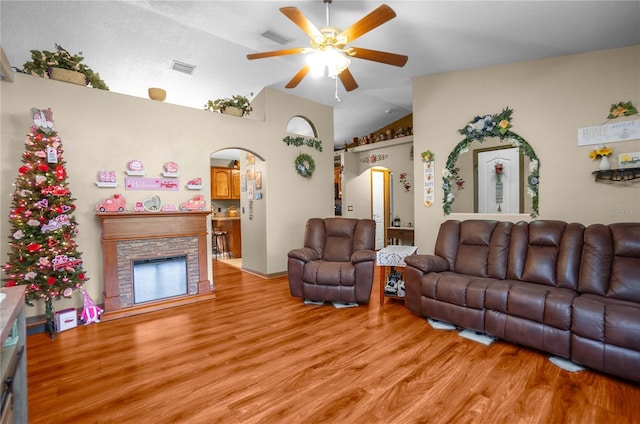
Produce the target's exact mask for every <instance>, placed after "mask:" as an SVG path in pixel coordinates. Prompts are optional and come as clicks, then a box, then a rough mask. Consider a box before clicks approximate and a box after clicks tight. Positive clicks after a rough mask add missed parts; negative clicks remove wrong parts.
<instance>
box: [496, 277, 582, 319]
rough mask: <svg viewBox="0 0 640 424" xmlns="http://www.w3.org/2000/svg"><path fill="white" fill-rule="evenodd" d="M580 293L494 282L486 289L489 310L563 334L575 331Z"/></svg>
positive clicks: (515, 282) (529, 284)
mask: <svg viewBox="0 0 640 424" xmlns="http://www.w3.org/2000/svg"><path fill="white" fill-rule="evenodd" d="M576 295H577V294H576V293H575V292H573V291H571V290H568V289H562V288H556V287H550V286H546V285H542V284H533V283H527V282H522V281H514V280H504V281H492V282H490V284H489V285H488V287H487V289H486V300H485V307H486V309H488V310H494V311H498V312H501V313H504V314H507V315H510V316H516V317H520V318H524V319H527V320H530V321H534V322H537V323H540V324H544V325H549V326H552V327H555V328H559V329H561V330H569V329H570V328H571V304H572V302H573V299H574V298H575V297H576Z"/></svg>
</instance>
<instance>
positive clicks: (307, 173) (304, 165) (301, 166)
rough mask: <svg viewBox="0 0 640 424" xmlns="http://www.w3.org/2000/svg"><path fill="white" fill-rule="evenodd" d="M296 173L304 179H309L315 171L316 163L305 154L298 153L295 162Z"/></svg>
mask: <svg viewBox="0 0 640 424" xmlns="http://www.w3.org/2000/svg"><path fill="white" fill-rule="evenodd" d="M295 165H296V172H297V173H298V174H300V175H302V176H303V177H305V178H311V175H313V171H315V170H316V163H315V161H314V160H313V158H312V157H311V156H309V155H308V154H306V153H300V154H299V155H298V157H297V158H296V161H295Z"/></svg>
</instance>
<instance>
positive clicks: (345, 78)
mask: <svg viewBox="0 0 640 424" xmlns="http://www.w3.org/2000/svg"><path fill="white" fill-rule="evenodd" d="M338 77H339V78H340V81H342V85H344V88H345V90H347V91H352V90H355V89H356V88H358V83H356V80H355V79H354V78H353V75H352V74H351V72H350V71H349V68H347V69H345V70H344V71H342V72H340V73H339V74H338Z"/></svg>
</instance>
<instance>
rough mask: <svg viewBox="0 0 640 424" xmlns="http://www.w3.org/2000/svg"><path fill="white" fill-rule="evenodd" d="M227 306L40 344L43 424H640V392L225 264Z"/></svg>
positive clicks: (219, 282) (388, 307)
mask: <svg viewBox="0 0 640 424" xmlns="http://www.w3.org/2000/svg"><path fill="white" fill-rule="evenodd" d="M214 267H215V280H216V293H217V299H215V300H213V301H207V302H201V303H198V304H194V305H189V306H182V307H177V308H173V309H171V310H167V311H160V312H152V313H148V314H145V315H139V316H136V317H130V318H123V319H119V320H114V321H108V322H102V323H99V324H91V325H88V326H79V327H78V328H76V329H72V330H69V331H67V332H63V333H61V334H59V335H57V337H56V338H55V340H51V339H49V337H48V335H46V334H35V335H32V336H29V337H28V379H29V415H30V423H34V424H35V423H47V424H51V423H67V424H68V423H74V424H76V423H218V422H220V423H231V424H234V423H349V424H351V423H509V424H511V423H580V424H589V423H605V422H607V423H617V424H622V423H629V424H630V423H634V422H635V423H637V422H639V420H640V385H637V384H632V383H628V382H624V381H622V380H617V379H614V378H611V377H608V376H605V375H602V374H599V373H596V372H591V371H583V372H580V373H569V372H566V371H563V370H561V369H559V368H557V367H556V366H555V365H553V364H551V363H550V362H549V361H548V359H547V357H546V356H545V355H544V354H541V353H538V352H533V351H530V350H527V349H523V348H520V347H517V346H514V345H512V344H508V343H504V342H496V343H493V344H492V345H490V346H484V345H482V344H479V343H476V342H473V341H470V340H467V339H464V338H462V337H460V336H458V335H457V333H455V332H449V331H443V330H434V329H432V328H431V327H430V326H429V325H428V323H427V322H426V321H425V320H424V319H422V318H420V317H417V316H415V315H413V314H412V313H410V312H409V311H408V310H407V309H406V308H405V307H404V306H403V305H402V304H401V303H397V302H394V301H390V300H387V303H386V304H385V305H384V306H383V307H382V308H380V307H379V305H378V300H377V299H378V291H377V281H378V280H377V278H378V277H377V275H376V277H375V282H376V284H374V287H375V288H374V291H373V293H372V296H371V299H372V300H371V303H370V304H369V305H368V306H366V305H365V306H360V307H358V308H350V309H335V308H334V307H333V306H305V305H304V304H303V303H302V301H301V300H300V299H297V298H292V297H291V296H290V295H289V291H288V285H287V280H286V278H284V277H283V278H277V279H270V280H267V279H262V278H260V277H257V276H254V275H251V274H248V273H243V272H241V271H240V270H238V269H237V268H234V267H230V266H228V265H225V264H223V263H220V262H214Z"/></svg>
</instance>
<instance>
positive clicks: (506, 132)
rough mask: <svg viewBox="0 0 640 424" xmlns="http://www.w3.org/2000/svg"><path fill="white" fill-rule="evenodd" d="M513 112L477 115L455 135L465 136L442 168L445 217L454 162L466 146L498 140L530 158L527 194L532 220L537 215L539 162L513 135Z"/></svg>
mask: <svg viewBox="0 0 640 424" xmlns="http://www.w3.org/2000/svg"><path fill="white" fill-rule="evenodd" d="M512 113H513V110H512V109H509V108H508V107H506V108H504V109H503V110H502V112H500V113H498V114H495V115H486V116H476V117H475V118H474V119H473V120H472V121H470V122H469V123H467V124H466V125H465V126H464V128H461V129H459V130H458V132H459V133H460V134H462V135H464V136H466V137H465V138H464V140H462V141H461V142H460V143H458V145H457V146H456V147H455V148H454V149H453V150H452V151H451V153H450V154H449V158H448V159H447V163H446V165H445V168H444V169H443V170H442V188H443V190H444V199H443V205H442V208H443V209H444V214H445V215H449V214H450V213H451V204H452V203H453V201H454V200H455V196H454V194H453V189H454V187H455V184H454V183H453V182H452V179H453V178H454V176H455V168H456V162H457V161H458V156H459V155H460V153H465V152H468V151H469V146H470V145H471V143H473V142H474V141H477V142H478V143H482V142H483V141H484V140H485V138H488V137H497V138H499V139H500V141H506V142H508V143H509V144H511V145H512V146H513V147H517V148H518V150H519V152H520V153H522V154H523V155H526V156H528V157H529V172H530V174H531V175H529V178H528V180H527V194H528V195H529V197H531V203H532V205H531V208H532V212H531V217H532V218H535V217H536V216H538V184H539V182H540V161H539V160H538V156H537V155H536V153H535V151H534V150H533V148H532V147H531V146H530V145H529V143H527V141H526V140H525V139H523V138H522V137H520V136H519V135H518V134H516V133H514V132H512V131H511V130H510V128H511V114H512Z"/></svg>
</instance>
